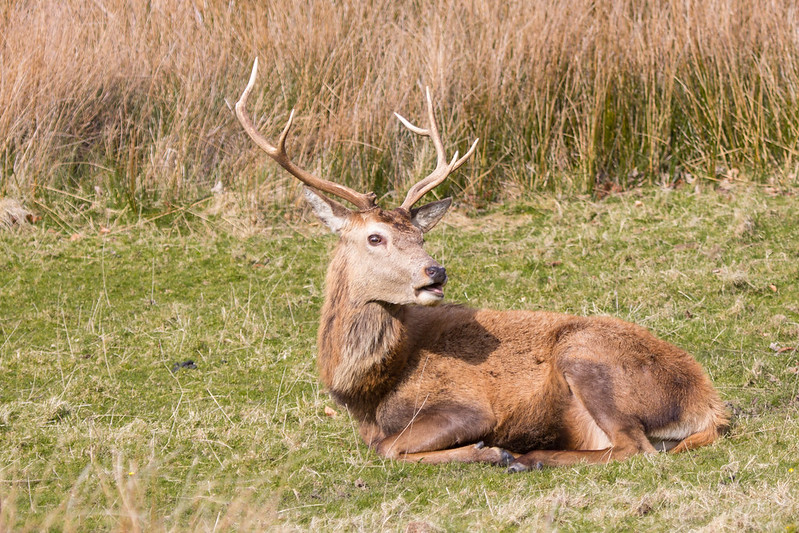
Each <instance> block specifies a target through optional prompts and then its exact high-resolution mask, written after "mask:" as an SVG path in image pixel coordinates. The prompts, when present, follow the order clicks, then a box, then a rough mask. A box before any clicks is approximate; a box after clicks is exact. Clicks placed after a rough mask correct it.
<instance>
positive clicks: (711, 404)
mask: <svg viewBox="0 0 799 533" xmlns="http://www.w3.org/2000/svg"><path fill="white" fill-rule="evenodd" d="M257 68H258V62H257V60H256V62H255V65H254V66H253V70H252V75H251V76H250V80H249V83H248V84H247V87H246V88H245V89H244V92H243V93H242V95H241V98H240V99H239V101H238V102H237V103H236V115H237V116H238V119H239V121H240V122H241V124H242V126H244V129H245V131H246V132H247V133H248V134H249V136H250V137H251V138H252V140H253V141H255V143H256V144H257V145H258V146H260V147H261V148H262V149H263V150H264V151H265V152H266V153H267V154H268V155H269V157H271V158H272V159H274V160H275V161H276V162H277V163H278V164H280V165H281V166H282V167H283V168H284V169H286V170H287V171H288V172H290V173H291V174H292V175H294V176H295V177H296V178H298V179H299V180H300V181H302V182H303V183H304V184H305V185H307V187H306V188H305V197H306V199H307V200H308V202H309V203H310V204H311V206H312V207H313V209H314V211H315V213H316V215H317V216H318V217H319V218H320V219H321V220H322V221H323V222H324V223H325V224H326V225H327V226H328V227H329V228H330V229H331V230H333V231H334V232H336V233H338V235H339V236H340V240H339V242H338V245H337V247H336V249H335V251H334V252H333V257H332V260H331V261H330V265H329V268H328V271H327V280H326V288H325V301H324V305H323V307H322V316H321V321H320V325H319V333H318V351H319V353H318V364H319V372H320V374H321V379H322V381H323V382H324V383H325V385H326V386H327V387H328V389H329V391H330V394H331V395H332V397H333V398H334V399H335V400H336V401H337V402H338V403H339V404H341V405H343V406H345V407H346V408H347V409H348V410H349V412H350V413H351V414H352V416H354V417H355V418H356V419H357V420H358V422H359V424H360V435H361V437H362V438H363V440H364V441H365V442H366V443H367V444H368V445H369V446H370V447H372V448H373V449H375V450H376V451H377V453H378V454H380V455H381V456H384V457H390V458H393V459H399V460H404V461H421V462H426V463H442V462H449V461H462V462H475V461H481V462H487V463H493V464H498V465H509V471H511V472H518V471H523V470H527V469H530V468H540V467H541V466H542V465H569V464H573V463H575V462H578V461H587V462H589V463H604V462H607V461H610V460H620V459H624V458H627V457H629V456H631V455H633V454H636V453H640V452H655V451H657V450H670V451H672V452H679V451H683V450H690V449H692V448H696V447H699V446H703V445H705V444H710V443H711V442H713V441H714V440H716V438H717V437H718V436H719V434H720V432H721V431H722V430H723V429H724V427H725V426H726V424H727V414H726V411H725V407H724V404H723V403H722V402H721V400H720V399H719V396H718V394H717V393H716V391H715V390H714V388H713V386H712V384H711V383H710V380H709V379H708V377H707V376H706V375H705V373H704V372H703V370H702V368H701V367H700V366H699V364H698V363H697V362H696V360H694V358H693V357H691V356H690V355H689V354H688V353H686V352H685V351H683V350H681V349H679V348H677V347H675V346H673V345H671V344H669V343H667V342H665V341H662V340H659V339H657V338H655V337H654V336H653V335H652V334H650V333H649V332H648V331H647V330H646V329H644V328H642V327H639V326H636V325H634V324H630V323H627V322H623V321H621V320H617V319H614V318H609V317H577V316H570V315H564V314H557V313H550V312H526V311H491V310H485V309H470V308H467V307H463V306H460V305H438V304H440V303H441V301H442V299H443V298H444V292H443V288H444V285H445V284H446V282H447V275H446V272H445V270H444V268H443V267H442V266H441V265H440V264H438V263H437V262H436V261H434V260H433V259H432V258H431V257H430V256H429V255H428V254H427V253H426V252H425V251H424V250H423V248H422V245H423V244H424V239H423V238H422V236H423V234H424V233H425V232H427V231H429V230H430V229H431V228H432V227H433V226H435V225H436V223H437V222H438V221H439V220H440V219H441V218H442V217H443V216H444V214H445V212H446V211H447V209H448V208H449V206H450V203H451V200H450V199H449V198H447V199H445V200H440V201H436V202H432V203H429V204H426V205H423V206H421V207H413V206H414V204H416V202H418V201H419V199H421V198H422V197H423V196H424V195H425V193H427V192H428V191H430V190H432V189H433V188H434V187H436V186H437V185H438V184H440V183H441V182H442V181H444V179H445V178H446V177H447V176H448V175H449V174H450V173H451V172H452V171H454V170H455V169H457V168H458V167H459V166H461V165H462V164H463V163H464V161H466V160H467V159H468V158H469V157H470V156H471V155H472V153H473V152H474V150H475V146H476V144H477V141H475V143H474V144H472V146H471V148H470V149H469V151H468V152H466V154H465V155H464V156H463V157H461V158H458V154H457V153H456V154H455V156H454V157H453V158H452V160H450V161H448V159H447V156H446V154H445V151H444V145H443V143H442V142H441V138H440V136H439V132H438V128H437V127H436V122H435V118H434V115H433V104H432V102H431V99H430V94H429V91H428V93H427V114H428V120H429V126H428V128H426V129H423V128H419V127H417V126H414V125H413V124H411V123H410V122H408V121H407V120H406V119H404V118H402V117H401V116H399V115H397V118H399V120H400V121H401V122H402V123H403V124H404V125H405V126H406V127H407V128H408V129H410V130H411V131H412V132H414V133H416V134H419V135H423V136H426V137H429V138H430V139H431V140H432V142H433V145H434V146H435V150H436V155H437V160H438V162H437V166H436V168H435V170H433V172H432V173H431V174H430V175H429V176H427V177H426V178H424V179H423V180H422V181H420V182H419V183H417V184H416V185H414V186H413V187H412V188H411V190H410V191H409V192H408V195H407V196H406V198H405V200H404V201H403V202H402V205H401V206H400V207H398V208H396V209H393V210H391V211H386V210H383V209H381V208H380V207H379V206H377V205H376V201H375V195H374V194H373V193H369V194H364V193H359V192H357V191H354V190H353V189H350V188H349V187H345V186H343V185H339V184H336V183H333V182H330V181H327V180H325V179H320V178H318V177H316V176H314V175H312V174H310V173H309V172H307V171H305V170H303V169H301V168H299V167H298V166H296V165H295V164H294V163H293V162H292V161H291V160H290V159H289V157H288V155H287V154H286V148H285V143H286V135H287V134H288V131H289V129H290V127H291V121H292V117H293V112H292V114H291V115H290V116H289V119H288V123H287V124H286V127H285V128H284V129H283V132H282V133H281V134H280V137H279V138H278V141H277V145H276V146H274V145H272V144H271V143H270V142H269V141H268V140H267V139H266V138H264V137H263V136H262V135H261V134H260V133H259V132H258V130H257V129H256V128H255V127H254V125H253V123H252V121H251V119H250V118H249V116H248V115H247V111H246V109H245V108H246V105H247V98H248V95H249V94H250V91H251V90H252V88H253V84H254V83H255V78H256V73H257ZM321 193H328V194H330V195H333V196H337V197H339V198H341V199H344V200H347V201H348V202H350V203H352V204H353V205H355V207H356V208H357V210H354V211H353V210H350V209H348V208H346V207H344V206H343V205H342V204H340V203H339V202H337V201H334V200H331V199H330V198H327V197H325V196H323V195H322V194H321Z"/></svg>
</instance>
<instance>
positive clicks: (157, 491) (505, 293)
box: [0, 188, 799, 531]
mask: <svg viewBox="0 0 799 533" xmlns="http://www.w3.org/2000/svg"><path fill="white" fill-rule="evenodd" d="M789 192H790V191H789ZM795 206H796V201H795V198H794V197H793V196H792V195H791V194H767V193H766V192H764V191H762V190H755V189H745V188H740V189H733V190H732V191H729V192H725V191H713V190H708V189H707V188H705V189H703V190H702V191H700V192H696V191H694V190H690V191H689V190H688V189H680V190H676V191H674V190H666V189H662V190H661V189H657V190H647V191H633V192H632V193H629V194H625V195H622V196H612V197H609V198H606V199H605V200H603V201H594V200H590V199H586V198H576V199H575V198H558V197H556V196H553V195H545V196H542V197H539V198H535V199H527V200H521V201H519V202H517V203H515V204H512V205H506V206H493V207H491V208H490V209H489V210H488V211H484V212H472V213H467V212H466V211H464V210H458V211H456V212H454V213H451V214H450V215H449V217H448V218H446V219H445V222H444V223H442V224H441V225H440V226H439V227H437V228H436V229H435V230H434V231H433V232H432V233H431V234H429V236H428V241H429V244H428V250H429V251H430V252H431V254H432V255H433V256H434V257H436V258H437V259H439V260H440V261H441V262H442V263H443V264H444V265H445V266H446V267H447V269H448V272H449V273H450V284H449V285H448V299H449V300H450V301H457V302H462V303H466V304H469V305H472V306H486V307H493V308H514V309H516V308H525V309H550V310H557V311H564V312H571V313H579V314H611V315H615V316H618V317H621V318H624V319H627V320H631V321H634V322H637V323H639V324H643V325H645V326H647V327H649V328H650V329H652V330H653V331H654V332H656V333H657V334H658V335H659V336H661V337H663V338H665V339H667V340H669V341H671V342H674V343H676V344H678V345H680V346H682V347H684V348H686V349H688V350H689V351H691V352H692V353H694V354H695V355H696V357H697V359H698V360H699V361H700V362H701V363H702V364H703V365H704V367H705V368H706V369H707V371H708V373H709V374H710V375H711V377H712V379H713V381H714V382H715V384H716V385H717V387H718V389H719V390H720V392H721V394H722V396H723V398H724V399H725V401H727V402H729V404H730V406H731V409H732V411H733V413H734V421H733V425H732V429H731V432H730V434H729V435H728V436H727V437H726V438H724V439H722V440H721V441H719V442H718V443H716V444H714V445H713V446H710V447H707V448H703V449H700V450H697V451H694V452H690V453H687V454H682V455H677V456H669V455H657V456H651V457H635V458H633V459H631V460H629V461H626V462H623V463H615V464H610V465H607V466H577V467H575V468H564V469H549V470H544V471H541V472H533V473H529V474H522V475H513V476H509V475H506V474H505V473H504V472H503V471H502V469H497V468H493V467H489V466H485V465H443V466H426V465H416V464H404V463H397V462H390V461H384V460H383V459H381V458H380V457H378V456H377V455H375V454H374V453H373V452H371V451H369V450H368V449H367V448H366V447H365V446H364V445H363V444H362V443H361V442H360V441H359V439H358V438H357V436H356V430H355V427H354V425H353V422H352V421H351V420H350V419H349V417H348V416H347V414H346V413H345V412H344V411H343V410H342V409H340V408H338V407H335V409H336V411H337V412H338V415H337V416H334V417H331V416H327V415H326V414H325V408H326V407H334V405H333V403H332V401H331V400H330V399H329V398H328V397H327V396H326V394H325V393H324V391H323V390H322V389H321V386H320V384H319V382H318V380H317V377H316V369H315V361H314V353H315V334H316V321H317V318H318V313H319V308H320V305H321V303H322V300H321V295H322V285H323V275H324V270H325V266H326V261H327V254H328V252H329V250H330V249H331V247H332V245H333V243H334V237H332V236H330V235H327V234H326V233H324V232H323V231H322V228H321V227H320V226H319V225H316V224H312V225H311V224H309V223H308V222H310V221H308V222H305V221H299V220H297V219H296V218H295V217H294V216H293V213H278V214H267V215H266V216H265V217H262V218H261V219H260V220H259V221H257V222H256V223H255V226H252V227H246V226H244V225H241V224H239V225H237V226H236V227H233V226H231V225H230V224H229V223H228V222H225V220H226V219H227V220H231V218H230V217H225V216H224V215H218V214H212V213H210V211H209V210H203V209H204V208H203V206H198V207H196V208H195V209H193V210H190V211H181V212H179V213H177V214H175V215H174V216H169V217H163V218H160V219H157V220H155V221H153V222H150V223H138V224H132V225H129V226H125V225H124V223H125V221H126V220H125V218H124V217H125V216H128V215H125V214H123V215H120V216H117V217H116V218H115V217H114V216H110V217H109V215H108V214H106V213H103V212H101V211H99V208H88V207H87V208H86V209H85V210H83V211H80V213H77V211H70V210H69V208H67V207H64V206H62V208H61V210H55V211H57V212H59V213H60V216H59V218H58V219H56V218H50V217H46V218H45V220H44V221H43V222H41V223H40V224H39V225H37V226H36V227H35V228H33V229H27V230H25V229H23V230H20V231H14V232H3V233H0V504H1V505H2V507H0V530H6V529H14V530H22V531H25V530H29V531H38V530H42V529H45V530H46V529H50V530H76V531H88V530H97V529H106V530H107V529H110V530H117V531H137V530H141V531H159V530H162V531H165V530H186V529H192V530H194V529H199V530H208V531H211V530H214V529H215V530H216V531H225V530H234V529H238V530H264V529H285V530H292V529H313V530H324V531H326V530H342V531H349V530H353V529H355V530H363V531H377V530H389V531H405V530H412V531H438V530H442V531H461V530H466V529H473V530H486V531H487V530H498V531H514V530H517V529H521V530H531V529H532V530H548V529H558V530H565V531H585V530H613V531H619V530H628V531H642V530H667V529H692V530H694V529H704V530H707V531H724V530H727V531H740V530H747V529H748V530H774V531H786V530H795V528H796V527H797V525H799V498H798V497H797V496H796V494H799V444H798V443H799V416H797V414H798V413H797V409H798V408H799V377H798V376H797V369H798V368H797V367H798V366H799V356H797V352H796V351H793V350H784V351H777V350H776V349H779V348H784V347H797V346H799V289H798V288H797V283H796V280H797V279H799V263H797V260H796V258H797V257H799V237H798V236H797V234H796V229H795V228H797V227H799V213H797V211H796V207H795ZM70 213H71V214H70ZM167 219H169V220H167ZM245 219H246V218H245V217H239V218H237V220H245ZM101 225H106V226H108V227H109V228H110V229H111V232H110V233H107V234H106V233H100V232H99V231H98V230H99V228H100V226H101ZM75 230H77V231H80V232H81V233H82V234H83V236H82V238H76V239H71V238H70V237H71V233H73V231H75ZM770 345H773V346H774V348H771V347H770ZM775 348H776V349H775ZM189 359H191V360H193V361H194V362H195V364H196V367H197V368H195V369H190V368H182V369H179V370H177V371H176V372H174V373H173V372H172V368H173V365H174V364H175V363H179V362H182V361H186V360H189ZM791 469H793V471H791Z"/></svg>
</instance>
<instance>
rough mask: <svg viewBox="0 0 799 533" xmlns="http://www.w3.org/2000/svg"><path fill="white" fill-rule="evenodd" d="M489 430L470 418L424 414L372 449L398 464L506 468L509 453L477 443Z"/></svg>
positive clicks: (486, 425)
mask: <svg viewBox="0 0 799 533" xmlns="http://www.w3.org/2000/svg"><path fill="white" fill-rule="evenodd" d="M490 426H491V424H490V421H489V420H487V419H485V420H480V421H475V419H474V417H472V416H466V417H463V416H455V415H447V414H427V415H422V416H417V417H416V418H415V419H414V420H413V421H412V422H411V423H410V424H408V426H407V427H405V428H404V429H403V430H402V431H399V432H397V433H395V434H393V435H389V436H387V437H385V438H384V439H382V440H381V441H380V442H379V443H377V445H376V447H375V449H376V450H377V453H379V454H380V455H382V456H383V457H387V458H390V459H397V460H400V461H412V462H422V463H431V464H436V463H448V462H461V463H475V462H481V463H491V464H496V465H507V464H509V463H511V462H512V461H513V460H514V456H513V455H512V454H511V453H510V452H508V451H506V450H503V449H501V448H497V447H493V446H485V445H484V444H483V442H482V441H480V439H481V438H482V437H483V436H484V435H486V433H488V429H489V428H490ZM477 441H480V442H477ZM464 443H472V444H468V445H466V446H464V445H463V444H464Z"/></svg>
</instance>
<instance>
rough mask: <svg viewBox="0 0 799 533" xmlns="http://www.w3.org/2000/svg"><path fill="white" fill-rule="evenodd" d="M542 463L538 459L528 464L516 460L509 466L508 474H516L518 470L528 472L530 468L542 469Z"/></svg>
mask: <svg viewBox="0 0 799 533" xmlns="http://www.w3.org/2000/svg"><path fill="white" fill-rule="evenodd" d="M541 468H542V465H541V463H540V462H538V461H536V462H535V463H534V464H532V465H526V464H524V463H522V462H521V461H514V462H512V463H511V464H510V466H509V467H508V474H516V473H517V472H527V471H528V470H541Z"/></svg>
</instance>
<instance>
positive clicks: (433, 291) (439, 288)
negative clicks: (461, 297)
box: [416, 283, 444, 299]
mask: <svg viewBox="0 0 799 533" xmlns="http://www.w3.org/2000/svg"><path fill="white" fill-rule="evenodd" d="M422 294H425V295H429V296H434V297H435V298H438V299H441V298H443V297H444V284H443V283H431V284H430V285H425V286H423V287H419V288H418V289H416V296H417V297H418V296H420V295H422Z"/></svg>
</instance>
